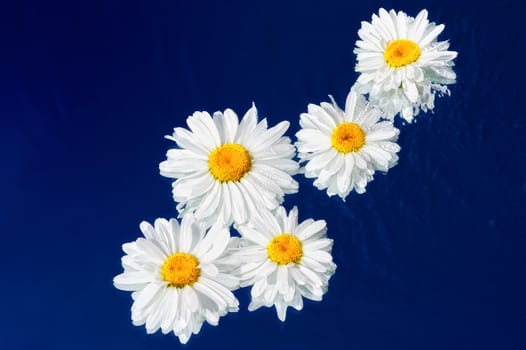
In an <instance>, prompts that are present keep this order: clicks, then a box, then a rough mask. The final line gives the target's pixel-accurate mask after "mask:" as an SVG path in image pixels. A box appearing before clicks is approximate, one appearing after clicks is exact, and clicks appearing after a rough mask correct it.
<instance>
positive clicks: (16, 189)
mask: <svg viewBox="0 0 526 350" xmlns="http://www.w3.org/2000/svg"><path fill="white" fill-rule="evenodd" d="M5 3H6V4H5V5H6V6H2V10H1V11H0V13H1V15H0V16H1V17H3V18H2V19H1V21H0V32H1V34H0V39H1V50H0V161H1V168H0V234H1V237H2V241H1V243H0V246H1V252H0V268H1V271H2V274H1V277H0V310H1V316H0V349H2V350H3V349H6V350H10V349H129V350H132V349H152V350H153V349H174V348H179V347H181V346H180V345H179V342H178V340H177V339H176V338H175V337H174V336H173V335H169V336H162V335H161V334H155V335H153V336H147V335H146V332H145V330H144V328H142V327H134V326H132V324H131V321H130V320H129V318H130V310H129V308H130V306H131V298H130V296H129V293H126V292H121V291H118V290H116V289H114V288H113V286H112V278H113V276H114V275H116V274H118V273H120V272H121V267H120V257H121V255H122V252H121V244H122V243H124V242H127V241H131V240H134V239H135V238H136V237H137V236H138V234H139V233H140V232H139V229H138V224H139V222H140V221H141V220H149V221H153V220H154V219H155V218H157V217H159V216H161V217H171V216H174V215H176V212H175V205H174V203H173V202H172V199H171V186H170V181H169V180H168V179H165V178H162V177H161V176H160V175H159V174H158V163H159V162H160V161H162V160H163V159H164V157H165V152H166V150H167V149H168V148H170V147H172V146H173V144H172V143H171V142H169V141H167V140H165V139H163V136H164V135H166V134H169V133H171V130H172V128H173V127H175V126H185V124H184V121H185V118H186V117H187V116H188V115H189V114H191V113H192V112H193V111H195V110H207V111H210V112H213V111H215V110H223V109H225V108H226V107H232V108H233V109H234V110H236V111H237V112H238V113H239V114H243V113H244V112H245V111H246V109H248V108H249V107H250V104H251V103H252V101H255V102H256V104H257V106H258V109H259V112H260V116H266V117H268V119H269V121H270V123H271V124H275V123H277V122H279V121H280V120H283V119H287V120H290V121H291V128H290V129H289V132H288V135H289V136H291V137H293V135H294V133H295V132H296V131H297V129H298V116H299V113H301V112H303V111H305V110H306V105H307V104H308V103H309V102H313V103H319V102H321V101H324V100H327V95H328V94H329V93H331V94H333V95H334V96H335V98H336V100H337V101H339V102H340V103H341V104H343V102H344V100H345V96H346V94H347V92H348V89H349V88H350V86H351V85H352V84H353V82H354V81H355V79H356V77H357V75H356V74H355V73H354V63H355V57H354V55H353V53H352V50H353V47H354V42H355V40H356V39H357V30H358V28H359V27H360V21H361V20H370V16H371V14H372V13H373V12H377V10H378V8H379V7H380V6H384V7H386V8H388V9H389V8H392V7H394V8H396V9H398V10H404V11H406V12H407V13H409V14H410V15H413V16H414V15H416V13H417V12H418V11H419V10H420V9H421V8H424V7H425V8H427V9H428V10H429V14H430V18H431V20H433V21H436V22H438V23H445V24H446V29H445V31H444V32H443V33H442V34H441V36H440V39H442V40H445V39H450V41H451V48H452V49H453V50H456V51H458V52H459V56H458V59H457V60H456V63H457V66H456V72H457V74H458V83H457V84H456V85H454V86H452V88H451V90H452V96H451V97H445V98H442V99H438V100H437V103H436V104H437V106H436V108H435V110H434V113H432V114H430V113H428V114H426V115H422V116H420V117H419V118H418V122H417V123H416V124H411V125H399V126H400V128H401V136H400V140H399V143H400V145H401V146H402V151H401V152H400V162H399V165H398V166H396V167H395V168H393V169H391V171H390V172H389V174H388V175H387V176H383V175H378V176H377V177H376V179H375V181H374V182H372V183H370V184H369V186H368V187H367V192H366V193H365V194H364V195H361V196H359V195H351V196H350V197H349V198H348V200H347V202H346V203H343V202H342V201H341V200H340V199H339V198H328V197H327V196H326V194H325V193H324V192H320V191H318V190H316V189H315V188H314V187H313V186H312V182H311V181H310V180H309V181H307V180H305V179H303V178H302V177H300V176H298V177H297V178H298V180H299V181H300V193H299V194H296V195H292V196H288V197H286V202H285V203H286V206H287V207H288V208H290V207H291V206H292V205H294V204H297V205H299V207H300V216H301V218H303V219H305V218H308V217H314V218H324V219H326V220H327V222H328V227H329V236H331V237H332V238H334V239H335V245H334V250H333V255H334V259H335V262H336V263H337V264H338V270H337V273H336V275H335V276H334V277H333V278H332V279H331V283H330V288H329V293H328V294H327V295H326V296H325V298H324V300H323V302H321V303H313V302H306V303H305V307H304V310H303V311H301V312H293V311H289V314H288V317H287V322H286V323H285V324H281V323H280V322H279V321H278V320H277V317H276V316H275V311H274V310H269V309H263V310H258V311H257V312H253V313H249V312H248V311H247V310H246V307H247V305H248V293H249V291H248V289H244V290H240V291H239V292H237V295H238V297H239V299H240V301H241V303H242V305H241V310H240V312H239V313H237V314H229V315H228V316H227V317H225V318H222V319H221V321H220V324H219V326H218V327H209V326H205V327H204V328H203V330H202V331H201V333H200V334H199V335H198V336H194V337H193V338H192V339H191V341H190V343H189V344H188V345H187V346H186V348H188V349H212V348H214V347H217V346H218V347H220V348H227V347H228V348H231V349H276V350H277V349H298V348H304V349H316V348H320V347H321V346H331V347H333V348H345V349H405V350H407V349H419V350H420V349H426V350H427V349H441V350H442V349H525V348H526V339H525V338H526V335H525V334H526V301H525V296H526V283H525V279H526V257H525V256H526V255H525V249H526V229H525V224H526V219H525V214H526V213H525V208H526V206H525V204H526V203H525V202H526V200H525V199H526V174H525V171H524V170H525V165H524V162H525V161H526V150H525V147H524V145H523V139H524V137H525V135H526V133H525V131H526V130H525V129H526V119H525V117H524V114H525V113H524V93H525V89H524V84H525V81H526V80H525V78H526V77H525V74H524V70H525V66H524V56H523V55H521V53H520V52H519V50H520V47H521V46H524V44H525V42H526V35H525V33H524V20H523V19H524V17H523V15H522V14H521V12H520V11H519V6H518V4H519V1H517V2H513V1H494V4H492V5H491V6H490V5H485V4H484V3H483V2H469V1H467V2H464V1H458V0H455V1H453V0H441V1H425V2H421V1H370V2H368V1H344V0H340V1H336V0H334V1H328V0H327V1H270V0H265V1H258V2H255V1H225V2H212V1H162V2H161V1H143V2H136V1H102V0H101V1H95V0H92V1H86V2H80V1H63V2H56V1H35V2H33V3H30V2H23V1H15V2H10V5H7V2H5Z"/></svg>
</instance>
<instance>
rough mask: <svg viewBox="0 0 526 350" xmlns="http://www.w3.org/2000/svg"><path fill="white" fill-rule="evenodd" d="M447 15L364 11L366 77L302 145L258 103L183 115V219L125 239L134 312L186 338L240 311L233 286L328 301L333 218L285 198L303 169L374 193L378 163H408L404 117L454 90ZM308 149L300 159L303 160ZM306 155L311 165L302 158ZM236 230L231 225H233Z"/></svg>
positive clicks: (272, 303) (174, 162)
mask: <svg viewBox="0 0 526 350" xmlns="http://www.w3.org/2000/svg"><path fill="white" fill-rule="evenodd" d="M443 29H444V25H436V24H435V23H432V22H429V20H428V19H427V11H426V10H422V11H421V12H420V13H419V14H418V15H417V16H416V17H415V18H413V17H410V16H408V15H406V14H405V13H403V12H401V11H400V12H395V11H394V10H391V11H389V12H387V11H386V10H384V9H380V10H379V15H376V14H374V15H373V16H372V22H370V23H369V22H362V25H361V28H360V30H359V31H358V36H359V37H360V40H358V41H356V49H355V53H356V54H357V64H356V71H357V72H358V73H360V75H359V78H358V80H357V81H356V83H355V84H354V86H353V87H352V88H351V90H350V92H349V94H348V96H347V100H346V101H345V106H344V108H340V107H339V106H338V105H337V104H336V102H335V101H334V99H333V98H332V97H330V102H322V103H321V104H320V105H317V104H309V105H308V107H307V112H306V113H302V114H301V115H300V118H299V124H300V126H301V129H300V130H299V131H298V132H297V133H296V138H297V141H296V142H295V143H292V141H291V139H290V138H289V137H287V136H285V133H286V131H287V129H288V127H289V122H288V121H282V122H281V123H279V124H277V125H274V126H272V127H269V126H268V125H267V120H266V119H262V120H259V118H258V112H257V109H256V106H255V105H252V107H251V108H250V109H249V110H248V111H247V112H246V113H245V114H244V116H243V117H242V118H241V120H239V118H238V115H237V114H236V113H235V112H234V111H233V110H231V109H226V110H225V111H224V112H215V113H214V114H213V115H210V114H209V113H207V112H195V113H194V114H193V115H191V116H190V117H188V118H187V121H186V123H187V126H188V129H186V128H181V127H177V128H175V129H174V132H173V134H172V135H170V136H167V138H168V139H170V140H172V141H174V142H175V143H176V145H177V148H174V149H170V150H169V151H168V153H167V159H166V160H165V161H163V162H162V163H160V165H159V169H160V173H161V175H163V176H165V177H168V178H172V179H174V181H173V183H172V195H173V199H174V201H175V202H177V203H178V204H177V211H178V213H179V216H178V218H179V219H180V220H177V219H170V220H166V219H157V220H155V222H154V224H153V225H151V224H150V223H148V222H142V223H141V224H140V230H141V232H142V234H143V237H141V238H138V239H137V240H136V241H134V242H131V243H126V244H124V245H123V247H122V248H123V250H124V253H125V254H126V255H124V256H123V257H122V266H123V268H124V272H123V273H121V274H119V275H118V276H116V277H115V278H114V285H115V287H116V288H118V289H121V290H124V291H130V292H132V294H131V296H132V299H133V306H132V308H131V318H132V321H133V324H134V325H137V326H141V325H144V326H145V328H146V331H147V332H148V333H154V332H157V331H158V330H161V331H162V333H164V334H167V333H170V332H173V333H174V334H175V335H176V336H177V337H178V338H179V340H180V342H181V343H186V342H187V341H188V340H189V338H190V336H191V335H192V334H197V333H199V331H200V329H201V327H202V325H203V323H204V322H205V321H206V322H207V323H209V324H210V325H214V326H215V325H217V324H218V322H219V318H220V317H222V316H225V315H226V314H227V313H229V312H235V311H238V308H239V302H238V300H237V298H236V296H235V295H234V294H233V293H232V292H233V291H234V290H236V289H238V288H241V287H251V290H250V295H251V301H250V304H249V305H248V309H249V310H250V311H253V310H256V309H258V308H260V307H262V306H265V307H275V309H276V312H277V316H278V318H279V319H280V320H281V321H285V318H286V313H287V308H288V307H292V308H294V309H296V310H301V309H302V308H303V299H304V298H306V299H309V300H314V301H320V300H322V298H323V295H324V294H325V293H326V292H327V290H328V285H329V279H330V278H331V276H332V275H333V274H334V272H335V270H336V265H335V264H334V262H333V258H332V255H331V250H332V245H333V240H332V239H330V238H328V237H327V225H326V222H325V221H324V220H314V219H307V220H304V221H299V220H298V208H296V207H294V208H292V209H291V210H290V211H288V212H287V210H286V209H285V208H284V207H283V206H282V204H283V202H284V197H285V195H286V194H290V193H296V192H298V183H297V182H296V180H294V178H293V176H294V175H297V174H299V173H303V174H304V175H305V176H306V177H307V178H313V179H314V186H316V187H317V188H318V189H320V190H326V192H327V194H328V196H333V195H338V196H339V197H340V198H341V199H342V200H345V199H346V197H347V196H348V195H349V194H350V193H351V192H352V191H355V192H356V193H358V194H361V193H364V192H365V190H366V186H367V184H368V183H369V182H370V181H372V180H373V176H374V174H375V173H376V172H377V171H378V172H382V173H386V172H387V171H388V170H389V169H390V168H392V167H393V166H395V165H396V164H397V162H398V156H397V153H398V152H399V151H400V146H398V144H397V143H396V141H397V139H398V135H399V130H398V129H397V128H395V127H394V126H393V120H394V118H395V116H396V115H399V116H400V117H401V118H402V119H404V120H405V121H407V122H409V123H410V122H411V121H412V120H413V119H414V117H415V116H416V115H417V114H418V113H419V111H420V110H423V111H427V110H432V109H433V108H434V98H435V95H436V93H439V95H440V94H445V93H449V90H448V89H447V87H446V85H447V84H451V83H454V82H455V73H454V72H453V70H452V67H453V59H454V58H455V57H456V55H457V53H456V52H453V51H448V50H447V49H448V46H449V44H448V42H447V41H437V36H438V35H439V34H440V33H441V32H442V30H443ZM296 156H297V158H298V160H296V159H295V158H296ZM300 164H301V165H300ZM232 226H233V228H234V229H235V230H236V231H237V233H238V235H232V234H231V227H232Z"/></svg>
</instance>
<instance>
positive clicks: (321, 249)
mask: <svg viewBox="0 0 526 350" xmlns="http://www.w3.org/2000/svg"><path fill="white" fill-rule="evenodd" d="M236 228H237V230H238V231H239V233H240V234H241V237H242V238H241V241H240V250H239V256H240V257H241V258H240V260H241V261H242V262H244V263H243V264H242V265H241V266H240V269H239V273H240V278H241V286H250V285H253V286H252V289H251V295H252V300H251V302H250V305H249V306H248V309H249V310H250V311H253V310H256V309H258V308H260V307H261V306H266V307H272V306H275V307H276V311H277V314H278V318H279V319H280V320H281V321H285V317H286V313H287V307H289V306H291V307H293V308H295V309H296V310H301V309H302V308H303V299H302V298H303V297H305V298H307V299H310V300H316V301H320V300H321V299H322V296H323V294H325V293H326V292H327V289H328V284H329V278H330V277H331V276H332V275H333V274H334V271H335V270H336V265H335V264H334V263H333V262H332V256H331V249H332V239H328V238H327V235H326V232H327V228H326V224H325V221H324V220H318V221H314V220H312V219H308V220H305V221H303V222H302V223H301V224H299V225H298V209H297V208H296V207H294V208H293V209H292V210H291V211H290V214H289V215H288V216H287V213H286V211H285V209H284V208H283V207H279V208H278V209H277V210H276V211H275V214H274V215H272V214H271V213H270V212H268V211H262V212H261V216H257V217H254V219H253V220H251V221H250V222H249V224H247V225H241V226H238V227H236Z"/></svg>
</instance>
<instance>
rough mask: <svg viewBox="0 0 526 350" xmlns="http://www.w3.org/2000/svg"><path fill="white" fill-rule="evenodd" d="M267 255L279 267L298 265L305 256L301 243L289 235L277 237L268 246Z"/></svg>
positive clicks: (284, 234)
mask: <svg viewBox="0 0 526 350" xmlns="http://www.w3.org/2000/svg"><path fill="white" fill-rule="evenodd" d="M267 254H268V258H269V259H270V260H271V261H273V262H275V263H276V264H278V265H287V264H290V263H295V264H298V263H299V262H300V260H301V257H302V256H303V249H302V247H301V241H300V240H299V239H297V238H296V237H295V236H293V235H291V234H289V233H283V234H280V235H277V236H275V237H274V238H273V239H272V241H270V243H269V244H268V246H267Z"/></svg>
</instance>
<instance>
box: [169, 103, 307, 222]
mask: <svg viewBox="0 0 526 350" xmlns="http://www.w3.org/2000/svg"><path fill="white" fill-rule="evenodd" d="M257 118H258V117H257V109H256V106H255V105H252V108H250V109H249V110H248V112H247V113H246V114H245V116H244V117H243V119H242V120H241V122H239V121H238V117H237V115H236V113H234V111H232V110H231V109H227V110H225V112H224V113H221V112H216V113H214V116H213V118H212V117H211V116H210V114H208V113H207V112H195V113H194V114H193V115H192V116H190V117H188V119H187V121H186V122H187V124H188V126H189V128H190V130H191V131H188V130H186V129H183V128H175V129H174V133H173V135H172V136H167V138H168V139H170V140H173V141H175V142H176V143H177V145H178V146H179V147H180V149H171V150H169V151H168V153H167V158H168V159H167V160H166V161H163V162H162V163H161V164H160V165H159V168H160V172H161V175H163V176H166V177H170V178H174V179H176V181H175V182H173V192H172V193H173V198H174V200H175V201H176V202H179V204H178V205H177V210H178V211H179V213H180V214H181V215H182V214H183V213H185V212H193V213H195V216H196V217H197V218H198V219H199V220H201V221H202V222H205V223H207V224H211V223H213V222H215V221H216V220H218V219H219V220H222V221H224V222H225V224H226V225H230V224H231V223H232V222H234V221H235V222H237V223H243V222H245V221H247V220H248V218H250V217H251V216H252V215H254V214H256V213H257V212H258V211H259V210H260V209H262V208H263V209H265V208H266V209H268V210H273V209H275V208H276V207H278V206H279V205H280V204H281V203H282V202H283V196H284V195H285V194H287V193H295V192H297V191H298V183H297V182H296V181H295V180H294V179H293V178H292V177H291V175H294V174H296V173H297V171H298V164H297V162H296V161H294V160H292V158H293V157H294V156H295V148H294V146H293V145H292V144H291V141H290V139H289V138H288V137H284V136H283V134H284V133H285V131H286V130H287V129H288V127H289V122H287V121H283V122H281V123H279V124H277V125H276V126H274V127H272V128H269V129H268V128H267V121H266V119H263V120H261V121H260V122H259V123H258V121H257Z"/></svg>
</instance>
